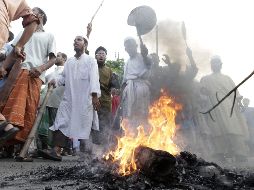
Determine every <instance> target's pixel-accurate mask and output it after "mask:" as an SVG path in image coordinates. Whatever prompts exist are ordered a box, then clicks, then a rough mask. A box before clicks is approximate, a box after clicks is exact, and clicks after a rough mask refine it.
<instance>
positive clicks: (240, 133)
mask: <svg viewBox="0 0 254 190" xmlns="http://www.w3.org/2000/svg"><path fill="white" fill-rule="evenodd" d="M221 68H222V62H221V59H220V58H219V57H218V56H215V57H213V58H212V59H211V69H212V71H213V73H212V74H210V75H207V76H204V77H203V78H201V80H200V82H201V85H202V87H203V89H202V91H203V92H204V93H205V94H206V95H207V96H208V97H209V102H210V103H211V104H212V105H215V104H216V103H217V102H218V99H219V100H220V99H222V98H223V97H224V96H225V95H226V94H227V93H228V92H229V91H230V90H232V89H233V88H234V87H235V84H234V82H233V80H232V79H231V78H230V77H229V76H226V75H224V74H222V73H221ZM216 93H217V97H216ZM233 97H234V95H233V94H232V95H231V96H229V97H228V98H227V99H225V100H224V101H223V102H222V103H221V104H220V105H219V106H218V107H217V108H215V109H214V110H213V111H212V112H211V115H212V117H213V119H214V120H215V121H212V120H211V118H210V117H208V125H209V127H210V130H211V135H212V140H213V146H214V156H215V158H216V161H221V162H222V163H223V162H225V161H226V159H225V158H227V157H231V158H233V159H235V160H236V161H239V162H240V161H246V159H247V152H248V147H247V144H246V142H247V140H248V127H247V125H246V122H245V121H244V118H243V116H242V114H241V113H240V112H239V109H237V108H236V107H235V108H234V111H233V115H232V117H230V110H231V106H232V103H233ZM217 98H218V99H217ZM236 98H237V99H239V98H241V96H240V95H239V93H238V92H237V97H236ZM212 105H210V106H212Z"/></svg>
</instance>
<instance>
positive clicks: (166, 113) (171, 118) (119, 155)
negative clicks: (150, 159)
mask: <svg viewBox="0 0 254 190" xmlns="http://www.w3.org/2000/svg"><path fill="white" fill-rule="evenodd" d="M180 109H182V106H181V105H180V104H176V103H175V102H174V101H173V99H172V98H170V97H169V96H166V95H162V96H161V97H160V98H159V100H157V101H156V102H154V103H153V104H152V106H150V108H149V117H148V123H149V125H150V126H151V130H150V133H149V135H147V134H146V132H145V130H144V127H143V126H139V127H138V128H137V130H138V134H137V135H135V134H133V132H132V131H131V130H130V127H129V124H128V122H127V120H123V121H122V123H121V127H122V129H123V131H124V135H123V137H121V138H118V145H117V148H116V149H115V150H114V151H110V152H109V153H108V154H107V155H106V156H105V159H109V158H110V157H111V158H112V159H113V162H119V171H118V173H119V174H120V175H129V174H131V173H132V172H133V171H135V170H137V167H136V164H135V160H134V151H135V148H136V147H138V146H140V145H143V146H147V147H150V148H153V149H155V150H164V151H167V152H169V153H170V154H172V155H177V154H178V153H179V149H178V147H177V145H176V144H174V142H173V140H172V139H173V137H174V136H175V132H176V125H175V117H176V111H177V110H180Z"/></svg>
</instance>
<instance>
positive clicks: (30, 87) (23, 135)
mask: <svg viewBox="0 0 254 190" xmlns="http://www.w3.org/2000/svg"><path fill="white" fill-rule="evenodd" d="M41 85H42V81H41V79H39V78H32V77H30V76H29V71H28V70H25V69H22V70H21V72H20V74H19V76H18V78H17V81H16V84H15V86H14V88H13V90H12V91H11V93H10V95H9V97H8V100H7V102H6V104H5V106H4V108H3V111H2V114H3V115H4V116H5V118H6V120H7V121H9V122H10V123H11V124H13V125H16V126H17V127H18V128H19V129H20V131H19V132H18V134H17V135H16V137H15V139H14V140H16V141H19V142H24V141H25V140H26V139H27V137H28V135H29V133H30V131H31V129H32V127H33V124H34V121H35V118H36V113H37V108H38V104H39V99H40V89H41ZM16 141H15V142H16ZM10 143H11V142H10ZM8 144H9V143H8ZM11 144H13V143H11Z"/></svg>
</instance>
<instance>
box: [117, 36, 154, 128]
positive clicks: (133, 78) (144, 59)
mask: <svg viewBox="0 0 254 190" xmlns="http://www.w3.org/2000/svg"><path fill="white" fill-rule="evenodd" d="M124 46H125V51H126V52H127V53H128V54H129V56H130V58H129V59H128V61H127V63H126V64H125V67H124V76H123V87H124V90H123V95H122V98H123V118H126V119H128V121H129V122H130V124H131V126H133V129H134V131H135V129H136V128H137V127H138V126H139V125H140V124H143V123H146V122H147V116H148V107H149V105H150V90H149V85H150V83H149V81H148V79H149V77H150V73H151V72H150V70H151V65H152V60H151V59H150V58H149V57H148V56H147V55H148V50H147V48H146V47H145V45H143V44H141V53H138V52H137V47H138V45H137V43H136V40H135V39H134V38H132V37H128V38H126V39H125V40H124Z"/></svg>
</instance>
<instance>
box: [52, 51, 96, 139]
mask: <svg viewBox="0 0 254 190" xmlns="http://www.w3.org/2000/svg"><path fill="white" fill-rule="evenodd" d="M57 85H65V91H64V97H63V100H62V101H61V103H60V106H59V108H58V112H57V116H56V120H55V123H54V125H53V126H52V127H51V128H50V129H51V130H53V131H54V130H60V131H61V132H62V133H63V134H64V135H65V136H67V137H70V138H74V139H89V136H90V132H91V128H92V123H93V121H95V120H96V121H97V122H96V124H97V125H96V127H98V116H97V113H96V112H95V111H94V109H93V105H92V95H91V94H92V93H97V95H98V97H99V96H100V94H101V91H100V83H99V73H98V66H97V63H96V62H95V59H94V58H92V57H91V56H89V55H86V54H83V55H82V56H81V57H80V58H78V59H77V58H75V57H72V58H70V59H68V60H67V61H66V63H65V66H64V71H63V74H62V75H61V77H59V78H58V79H57ZM96 127H95V128H96ZM97 129H98V128H97Z"/></svg>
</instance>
